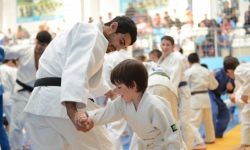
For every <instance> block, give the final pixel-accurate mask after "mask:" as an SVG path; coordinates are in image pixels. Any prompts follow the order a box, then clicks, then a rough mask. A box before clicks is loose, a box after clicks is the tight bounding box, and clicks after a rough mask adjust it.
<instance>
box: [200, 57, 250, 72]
mask: <svg viewBox="0 0 250 150" xmlns="http://www.w3.org/2000/svg"><path fill="white" fill-rule="evenodd" d="M237 58H238V59H239V61H240V62H242V61H245V62H250V56H240V57H237ZM202 63H204V64H207V66H208V69H209V70H213V69H215V68H220V67H223V57H205V58H201V64H202Z"/></svg>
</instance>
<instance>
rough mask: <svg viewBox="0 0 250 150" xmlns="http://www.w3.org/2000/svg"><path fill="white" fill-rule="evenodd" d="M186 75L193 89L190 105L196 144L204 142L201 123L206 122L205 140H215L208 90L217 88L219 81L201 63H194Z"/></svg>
mask: <svg viewBox="0 0 250 150" xmlns="http://www.w3.org/2000/svg"><path fill="white" fill-rule="evenodd" d="M186 76H187V81H188V85H189V87H190V90H191V99H190V107H191V116H192V117H191V123H192V124H193V126H194V134H195V141H194V145H198V144H202V143H204V141H203V138H202V136H201V135H200V133H199V128H200V125H201V123H204V127H205V135H206V136H205V141H206V142H214V141H215V133H214V125H213V119H212V112H211V103H210V98H209V95H208V90H214V89H215V88H217V86H218V82H217V80H216V79H215V77H214V75H213V74H212V73H210V72H209V70H208V69H206V68H204V67H202V66H201V65H200V64H199V63H194V64H192V66H191V67H190V68H189V69H188V70H187V71H186Z"/></svg>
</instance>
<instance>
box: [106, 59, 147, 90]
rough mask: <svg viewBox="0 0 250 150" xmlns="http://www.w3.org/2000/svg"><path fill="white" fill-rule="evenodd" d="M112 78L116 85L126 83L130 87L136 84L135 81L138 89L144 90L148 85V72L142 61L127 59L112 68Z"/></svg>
mask: <svg viewBox="0 0 250 150" xmlns="http://www.w3.org/2000/svg"><path fill="white" fill-rule="evenodd" d="M110 80H111V82H112V83H113V84H114V85H116V84H125V85H126V86H127V87H129V88H132V87H133V86H135V85H134V83H133V81H134V82H135V83H136V85H137V91H138V92H144V91H145V90H146V88H147V86H148V72H147V69H146V68H145V66H144V65H143V64H142V63H141V62H140V61H138V60H134V59H127V60H124V61H122V62H121V63H119V64H118V65H117V66H116V67H115V68H114V69H113V70H112V72H111V76H110Z"/></svg>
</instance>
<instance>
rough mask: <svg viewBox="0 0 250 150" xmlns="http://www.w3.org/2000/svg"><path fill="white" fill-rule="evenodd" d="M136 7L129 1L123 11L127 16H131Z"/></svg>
mask: <svg viewBox="0 0 250 150" xmlns="http://www.w3.org/2000/svg"><path fill="white" fill-rule="evenodd" d="M136 12H137V11H136V9H135V8H134V6H133V4H132V3H129V4H128V8H127V10H126V12H125V16H127V17H129V18H133V17H134V15H135V13H136Z"/></svg>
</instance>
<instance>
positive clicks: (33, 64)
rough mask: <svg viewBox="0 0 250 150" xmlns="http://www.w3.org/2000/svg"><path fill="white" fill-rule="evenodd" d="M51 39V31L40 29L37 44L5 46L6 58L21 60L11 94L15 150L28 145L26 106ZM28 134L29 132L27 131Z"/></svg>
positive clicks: (11, 129) (11, 128) (12, 145)
mask: <svg viewBox="0 0 250 150" xmlns="http://www.w3.org/2000/svg"><path fill="white" fill-rule="evenodd" d="M51 40H52V37H51V35H50V33H48V32H47V31H40V32H38V33H37V35H36V44H35V46H34V45H30V44H27V45H22V44H20V45H14V46H11V47H5V59H18V61H19V65H18V68H17V76H16V78H17V79H16V84H15V87H14V92H13V94H12V95H11V99H12V100H13V104H12V108H11V123H10V143H11V148H12V149H13V150H19V149H22V148H23V146H24V145H26V141H25V136H26V135H24V134H23V129H25V127H26V126H25V122H26V120H25V119H26V114H25V113H24V107H25V106H26V104H27V102H28V99H29V97H30V93H31V92H32V90H33V87H34V83H35V77H36V71H37V68H38V61H39V58H40V56H41V55H42V53H43V52H44V50H45V48H46V47H47V45H48V44H49V43H50V41H51ZM26 134H27V135H28V134H29V133H28V132H26Z"/></svg>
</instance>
